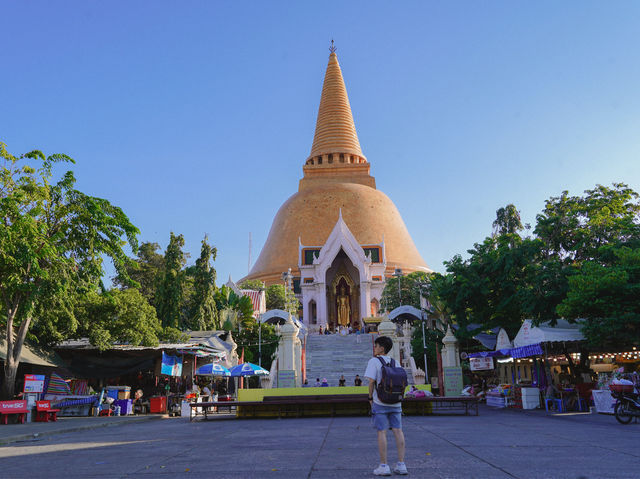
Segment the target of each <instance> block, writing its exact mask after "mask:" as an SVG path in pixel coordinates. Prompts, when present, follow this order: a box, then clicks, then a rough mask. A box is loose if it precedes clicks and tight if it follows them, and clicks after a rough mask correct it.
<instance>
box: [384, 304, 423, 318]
mask: <svg viewBox="0 0 640 479" xmlns="http://www.w3.org/2000/svg"><path fill="white" fill-rule="evenodd" d="M400 316H411V317H412V318H413V319H417V320H420V321H422V320H423V319H426V317H427V315H426V314H425V312H424V311H421V310H419V309H418V308H416V307H414V306H411V305H408V304H407V305H404V306H398V307H397V308H396V309H394V310H393V311H391V312H390V313H389V320H390V321H395V320H396V319H398V317H400Z"/></svg>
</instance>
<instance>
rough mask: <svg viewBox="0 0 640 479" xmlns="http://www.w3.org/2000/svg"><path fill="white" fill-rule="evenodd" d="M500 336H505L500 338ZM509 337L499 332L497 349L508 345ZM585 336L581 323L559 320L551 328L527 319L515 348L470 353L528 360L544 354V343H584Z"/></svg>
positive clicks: (514, 342) (478, 356)
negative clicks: (581, 330) (535, 324)
mask: <svg viewBox="0 0 640 479" xmlns="http://www.w3.org/2000/svg"><path fill="white" fill-rule="evenodd" d="M500 335H503V337H502V338H500ZM508 339H509V338H508V337H507V336H506V332H505V331H504V330H500V331H499V332H498V341H497V345H496V348H498V347H500V346H504V345H508V344H509V342H508ZM583 339H584V336H583V335H582V333H581V332H580V322H578V323H575V324H571V323H569V322H567V321H565V320H564V319H558V320H557V321H556V326H551V322H550V321H547V322H545V323H541V324H540V325H538V326H534V325H533V321H532V320H531V319H525V320H524V322H523V323H522V326H521V327H520V330H519V331H518V334H517V335H516V337H515V338H514V340H513V346H514V347H504V348H502V349H496V350H495V351H481V352H478V353H469V355H468V357H470V358H492V357H496V356H511V357H513V358H526V357H530V356H537V355H539V354H543V348H542V344H543V343H562V342H571V341H582V340H583Z"/></svg>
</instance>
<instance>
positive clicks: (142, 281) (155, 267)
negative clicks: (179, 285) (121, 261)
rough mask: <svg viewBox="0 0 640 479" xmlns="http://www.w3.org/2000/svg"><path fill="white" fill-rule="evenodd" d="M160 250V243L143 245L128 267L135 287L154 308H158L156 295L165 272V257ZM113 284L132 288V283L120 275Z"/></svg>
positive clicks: (145, 243)
mask: <svg viewBox="0 0 640 479" xmlns="http://www.w3.org/2000/svg"><path fill="white" fill-rule="evenodd" d="M159 249H160V245H159V244H158V243H150V242H143V243H141V244H140V247H139V248H138V255H137V257H136V259H135V261H132V262H131V264H130V265H129V266H127V274H128V276H129V278H131V279H132V280H133V281H135V283H136V285H135V287H136V288H137V289H138V290H139V291H140V293H141V294H142V296H144V297H145V298H146V299H147V301H148V302H149V304H151V306H154V307H155V306H157V297H156V295H157V292H158V287H159V285H160V281H161V279H162V275H163V272H164V256H162V254H160V253H158V250H159ZM113 282H114V284H115V285H116V286H119V287H120V288H122V289H126V288H129V287H131V283H130V282H129V281H127V279H126V278H123V277H121V276H120V275H117V276H116V277H115V278H114V280H113Z"/></svg>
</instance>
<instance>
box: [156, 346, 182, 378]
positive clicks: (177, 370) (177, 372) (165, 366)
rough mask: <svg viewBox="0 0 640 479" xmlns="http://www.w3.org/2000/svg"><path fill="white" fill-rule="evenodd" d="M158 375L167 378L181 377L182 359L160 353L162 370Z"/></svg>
mask: <svg viewBox="0 0 640 479" xmlns="http://www.w3.org/2000/svg"><path fill="white" fill-rule="evenodd" d="M160 374H165V375H167V376H182V359H180V358H179V357H178V356H171V355H169V354H166V353H165V352H164V351H162V368H161V370H160Z"/></svg>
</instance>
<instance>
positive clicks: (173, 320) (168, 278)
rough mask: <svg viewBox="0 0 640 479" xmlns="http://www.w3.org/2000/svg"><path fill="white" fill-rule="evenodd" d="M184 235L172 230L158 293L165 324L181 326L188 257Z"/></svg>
mask: <svg viewBox="0 0 640 479" xmlns="http://www.w3.org/2000/svg"><path fill="white" fill-rule="evenodd" d="M183 247H184V237H183V236H182V235H177V236H176V235H174V234H173V232H171V236H170V238H169V245H168V246H167V250H166V251H165V254H164V271H163V274H162V279H161V281H160V285H159V288H158V293H157V298H158V299H157V305H156V309H157V312H158V317H159V318H160V321H161V322H162V325H163V326H170V327H172V328H179V327H180V326H181V324H180V317H181V315H182V311H181V307H182V303H183V299H184V283H185V275H184V272H183V271H182V268H183V267H184V265H185V263H186V258H185V255H184V252H183V251H182V248H183Z"/></svg>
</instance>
